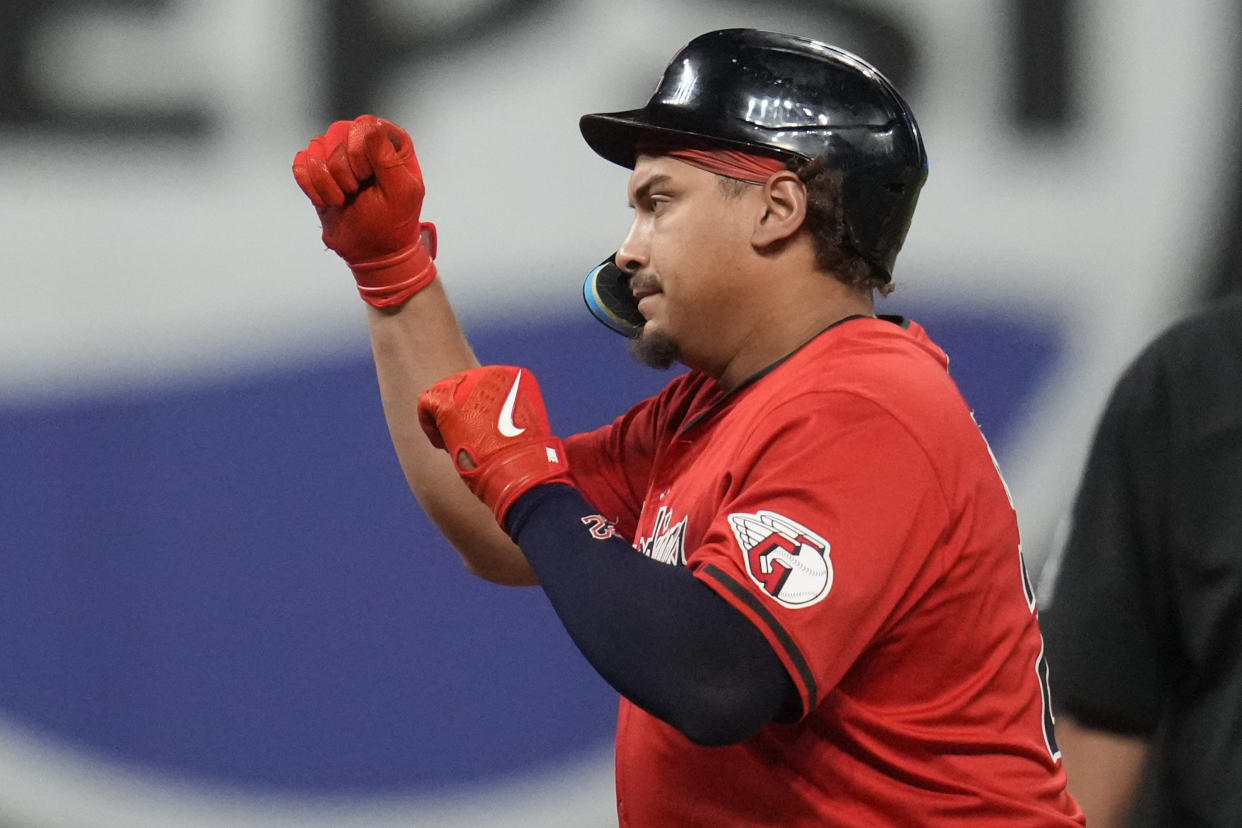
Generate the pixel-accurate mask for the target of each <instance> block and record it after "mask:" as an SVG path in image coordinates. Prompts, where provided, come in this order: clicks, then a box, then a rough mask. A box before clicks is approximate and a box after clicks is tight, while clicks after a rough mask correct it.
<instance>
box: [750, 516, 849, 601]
mask: <svg viewBox="0 0 1242 828" xmlns="http://www.w3.org/2000/svg"><path fill="white" fill-rule="evenodd" d="M729 527H730V528H731V529H732V530H733V536H734V537H735V538H737V543H738V546H740V547H741V548H742V553H743V555H744V560H745V564H746V572H747V574H749V575H750V578H751V580H752V581H754V582H755V583H756V584H757V585H758V586H759V588H760V589H762V590H763V591H764V592H766V593H767V594H768V595H770V596H772V598H774V599H775V600H776V601H777V602H778V603H780V604H781V605H783V606H786V607H790V608H791V609H797V608H799V607H809V606H810V605H812V604H815V603H818V602H819V601H822V600H823V599H824V597H825V596H826V595H827V594H828V591H829V590H830V589H832V560H831V559H830V558H829V557H828V553H829V551H830V549H831V548H832V547H831V545H830V544H829V543H828V541H826V540H824V539H823V538H821V537H820V536H819V535H817V534H815V533H814V532H812V531H811V530H810V529H808V528H806V527H805V526H803V525H802V524H800V523H798V522H796V521H793V520H790V519H789V518H787V517H785V516H784V515H780V514H777V513H776V512H769V511H767V510H760V511H758V512H756V513H755V514H747V513H745V512H734V513H733V514H730V515H729Z"/></svg>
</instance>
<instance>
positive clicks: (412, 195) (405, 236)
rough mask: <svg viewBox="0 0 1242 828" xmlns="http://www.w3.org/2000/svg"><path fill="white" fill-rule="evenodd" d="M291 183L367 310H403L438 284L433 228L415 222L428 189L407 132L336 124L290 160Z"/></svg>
mask: <svg viewBox="0 0 1242 828" xmlns="http://www.w3.org/2000/svg"><path fill="white" fill-rule="evenodd" d="M293 177H294V178H295V179H297V182H298V186H299V187H301V188H302V192H304V193H306V196H307V197H308V198H309V199H310V200H311V203H312V204H313V205H315V210H316V211H317V212H318V213H319V222H320V224H321V225H322V227H323V241H324V244H326V245H327V246H328V247H330V248H331V249H332V250H335V251H336V252H337V254H338V255H340V257H341V258H342V259H344V260H345V262H346V263H347V264H348V265H349V268H350V270H352V271H353V273H354V279H355V280H356V281H357V282H358V292H359V293H360V294H362V298H363V299H365V300H366V301H367V302H369V303H371V304H372V305H375V306H376V307H380V308H382V307H390V306H393V305H400V304H401V303H403V302H405V301H406V300H408V299H409V298H410V297H411V296H413V295H414V294H415V293H417V292H418V291H420V290H422V289H423V288H424V287H426V286H427V285H428V284H430V282H431V280H432V279H434V278H435V276H436V266H435V263H434V262H433V261H432V258H433V257H434V256H435V253H436V228H435V225H434V224H431V223H429V222H420V221H419V214H420V213H421V212H422V208H423V197H424V195H425V194H426V186H425V185H424V184H423V172H422V169H421V168H420V167H419V166H418V158H417V156H415V155H414V142H413V141H411V140H410V136H409V134H408V133H407V132H406V131H405V130H404V129H402V128H401V127H399V126H397V125H396V124H393V123H390V122H389V121H385V120H383V119H382V118H376V117H375V116H374V115H363V116H361V117H359V118H356V119H354V120H352V121H337V122H336V123H334V124H333V125H332V126H331V127H330V128H329V129H328V131H327V132H326V133H325V134H323V135H320V136H317V137H316V138H314V139H312V140H311V142H310V144H309V145H308V146H307V147H306V149H304V150H302V151H301V152H299V153H298V154H297V155H296V156H295V157H294V159H293Z"/></svg>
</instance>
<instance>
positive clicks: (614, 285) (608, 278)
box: [582, 253, 647, 337]
mask: <svg viewBox="0 0 1242 828" xmlns="http://www.w3.org/2000/svg"><path fill="white" fill-rule="evenodd" d="M582 298H583V299H584V300H586V306H587V310H589V311H591V315H593V316H594V317H595V318H596V319H598V320H599V321H600V322H603V323H604V324H605V325H607V326H608V327H609V328H611V329H612V330H614V331H616V332H617V333H619V334H621V335H622V336H628V337H635V336H638V334H639V332H640V331H641V330H642V329H643V325H644V324H645V323H646V321H647V320H646V319H644V318H643V315H642V314H641V313H639V312H638V303H637V302H635V301H634V294H633V293H631V292H630V274H628V273H626V272H625V271H624V270H622V269H621V268H620V267H618V266H617V261H616V254H615V253H614V254H612V255H611V256H609V257H608V258H606V259H604V260H603V261H602V262H600V263H599V264H598V265H596V266H595V267H594V268H592V269H591V272H590V273H588V274H587V277H586V281H584V282H583V284H582Z"/></svg>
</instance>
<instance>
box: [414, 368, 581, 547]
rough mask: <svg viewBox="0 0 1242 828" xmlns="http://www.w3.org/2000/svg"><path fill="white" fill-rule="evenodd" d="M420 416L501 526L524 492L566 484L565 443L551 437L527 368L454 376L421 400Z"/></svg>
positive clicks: (434, 440) (477, 370)
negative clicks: (542, 486)
mask: <svg viewBox="0 0 1242 828" xmlns="http://www.w3.org/2000/svg"><path fill="white" fill-rule="evenodd" d="M418 420H419V424H420V425H421V426H422V427H423V431H425V432H426V433H427V437H428V438H429V439H430V440H431V442H432V444H433V445H434V446H436V447H437V448H442V449H445V450H447V451H448V453H449V455H450V456H452V458H453V463H454V465H455V466H456V467H457V473H458V474H460V475H461V478H462V480H464V481H465V482H466V485H467V486H469V487H470V491H472V492H474V493H475V494H476V495H477V496H478V497H479V499H480V500H482V501H483V502H484V503H486V504H487V505H488V506H490V507H491V508H492V512H494V513H495V515H496V520H497V522H499V523H500V526H501V528H506V527H505V516H506V515H507V514H508V512H509V507H510V506H512V505H513V503H514V502H515V501H516V500H517V499H518V498H519V497H521V496H522V495H523V494H524V493H525V492H526V491H527V490H529V489H531V488H532V487H534V486H539V485H542V484H544V483H570V484H572V480H571V479H570V477H569V462H568V460H567V459H566V457H565V448H564V446H562V445H561V441H560V439H559V438H557V437H553V436H552V434H551V428H550V426H549V424H548V414H547V410H546V409H545V408H544V405H543V395H542V394H540V392H539V383H538V382H536V381H535V377H534V375H533V374H531V373H530V372H529V371H524V370H522V369H521V368H514V367H512V366H508V365H488V366H484V367H482V368H475V369H473V370H470V371H463V372H462V373H460V374H454V375H453V376H451V377H449V378H447V379H444V380H441V381H440V382H438V383H436V384H435V385H434V386H432V387H431V388H430V389H428V390H427V391H424V392H423V394H422V396H421V397H419V399H418Z"/></svg>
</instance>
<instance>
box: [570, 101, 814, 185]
mask: <svg viewBox="0 0 1242 828" xmlns="http://www.w3.org/2000/svg"><path fill="white" fill-rule="evenodd" d="M578 129H579V130H580V131H581V132H582V137H583V139H584V140H585V141H586V142H587V146H589V147H590V148H591V149H592V150H594V151H595V153H596V154H597V155H599V156H600V157H601V158H604V159H605V160H608V161H611V162H612V163H614V164H619V165H621V166H622V167H627V168H629V169H631V170H632V169H634V164H635V162H636V161H637V159H638V153H637V147H638V143H639V141H640V140H641V139H642V138H644V137H649V136H653V135H654V136H667V137H668V138H671V139H674V141H675V140H676V139H677V138H689V139H692V140H695V141H700V142H704V143H708V144H713V145H715V146H719V147H722V148H725V149H737V150H743V151H745V152H752V153H756V154H759V155H766V156H772V157H776V158H786V159H789V158H804V157H805V156H803V155H802V154H801V153H798V152H793V151H781V150H778V149H777V148H775V147H772V146H765V145H763V144H759V143H751V142H748V141H734V140H730V139H728V138H721V137H719V136H717V135H711V134H709V132H707V131H702V130H696V129H688V128H686V127H682V126H676V125H670V124H667V123H664V122H662V121H660V120H657V119H655V118H653V117H652V112H651V110H650V109H648V108H646V107H644V108H642V109H628V110H625V111H624V112H596V113H592V114H590V115H583V116H582V117H581V118H579V119H578Z"/></svg>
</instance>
